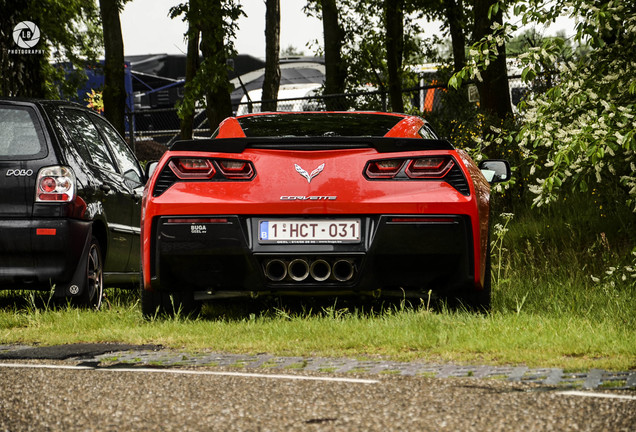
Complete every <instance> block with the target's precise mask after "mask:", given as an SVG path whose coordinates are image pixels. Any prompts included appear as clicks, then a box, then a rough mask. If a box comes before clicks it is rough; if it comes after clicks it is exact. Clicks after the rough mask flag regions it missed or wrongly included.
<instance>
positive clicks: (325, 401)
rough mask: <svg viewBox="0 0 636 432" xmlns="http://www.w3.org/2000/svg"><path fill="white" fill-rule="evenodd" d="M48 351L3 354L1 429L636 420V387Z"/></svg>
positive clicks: (481, 425) (426, 427)
mask: <svg viewBox="0 0 636 432" xmlns="http://www.w3.org/2000/svg"><path fill="white" fill-rule="evenodd" d="M45 363H46V364H47V365H50V366H51V367H42V361H38V362H35V361H31V362H24V361H22V362H8V361H4V362H2V363H0V431H11V432H15V431H123V430H127V431H134V430H140V431H173V430H179V431H295V430H298V431H312V430H319V431H332V430H334V431H340V430H342V431H358V430H360V431H398V430H399V431H444V430H448V431H489V432H491V431H519V430H527V431H603V432H609V431H611V432H614V431H629V432H632V431H634V430H636V398H635V397H634V393H633V392H631V393H629V395H628V394H626V393H622V395H621V394H618V395H617V394H616V392H614V393H598V394H596V393H589V392H582V393H583V394H584V395H585V396H581V395H578V393H577V394H564V392H560V391H558V390H555V389H554V388H546V387H541V386H537V385H528V384H521V383H512V382H505V381H499V380H493V379H490V380H479V379H467V378H447V379H440V378H426V377H421V376H397V375H384V374H380V375H370V374H365V375H362V376H357V375H355V374H346V376H342V375H341V376H333V375H330V374H324V373H323V374H310V373H307V372H302V373H296V374H293V373H283V374H281V373H276V374H275V373H271V372H267V371H262V370H259V371H258V373H248V372H237V371H236V369H233V370H229V369H223V368H218V367H217V368H202V367H197V368H193V369H188V370H186V369H148V368H137V369H134V368H133V369H130V368H129V369H124V368H102V367H98V368H93V367H86V366H77V365H69V364H68V363H64V362H52V361H47V362H45ZM339 379H340V380H339ZM613 395H615V396H613ZM607 396H612V397H611V398H608V397H607ZM619 397H622V398H619Z"/></svg>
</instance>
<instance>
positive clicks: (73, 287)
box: [0, 99, 145, 308]
mask: <svg viewBox="0 0 636 432" xmlns="http://www.w3.org/2000/svg"><path fill="white" fill-rule="evenodd" d="M144 183H145V174H144V172H143V170H142V169H141V167H140V165H139V162H138V161H137V159H136V157H135V155H134V153H133V152H132V151H131V150H130V148H129V147H128V145H127V144H126V142H125V141H124V140H123V139H122V138H121V136H120V135H119V134H118V133H117V132H116V131H115V129H114V128H113V127H112V126H111V125H110V124H109V123H108V122H107V121H106V120H104V119H103V118H102V117H101V116H99V115H97V114H96V113H94V112H93V111H90V110H88V109H86V108H84V107H82V106H80V105H77V104H73V103H68V102H62V101H46V100H15V99H0V289H38V290H50V289H53V288H54V292H55V296H63V297H68V298H70V299H72V300H73V302H75V303H77V304H80V305H84V306H90V307H94V308H99V307H100V305H101V302H102V297H103V288H104V284H115V285H130V284H136V283H138V280H139V233H140V230H139V223H140V219H141V214H140V209H141V197H142V191H143V186H144Z"/></svg>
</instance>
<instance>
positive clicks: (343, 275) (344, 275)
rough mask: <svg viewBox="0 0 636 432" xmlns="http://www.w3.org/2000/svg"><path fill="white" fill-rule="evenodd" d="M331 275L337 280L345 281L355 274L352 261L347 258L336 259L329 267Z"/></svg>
mask: <svg viewBox="0 0 636 432" xmlns="http://www.w3.org/2000/svg"><path fill="white" fill-rule="evenodd" d="M331 271H332V273H333V277H334V278H335V279H336V280H337V281H338V282H347V281H350V280H351V279H352V278H353V275H354V274H355V268H354V266H353V262H351V261H349V260H338V261H336V262H335V263H334V264H333V267H332V268H331Z"/></svg>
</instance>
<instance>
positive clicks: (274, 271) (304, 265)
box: [265, 258, 355, 282]
mask: <svg viewBox="0 0 636 432" xmlns="http://www.w3.org/2000/svg"><path fill="white" fill-rule="evenodd" d="M354 276H355V265H354V263H353V261H352V260H348V259H338V260H336V261H335V262H334V263H333V264H331V263H329V262H328V261H327V260H325V259H322V258H319V259H316V260H313V261H312V262H311V264H310V262H309V261H308V260H306V259H304V258H296V259H293V260H291V261H289V263H286V262H285V261H284V260H282V259H278V258H276V259H271V260H269V261H267V262H266V263H265V277H267V278H268V279H269V280H271V281H272V282H281V281H283V280H284V279H286V278H288V277H289V278H290V279H292V280H293V281H296V282H302V281H304V280H306V279H307V278H309V277H311V278H312V279H313V280H314V281H316V282H324V281H326V280H328V279H334V280H336V281H338V282H347V281H350V280H351V279H353V277H354Z"/></svg>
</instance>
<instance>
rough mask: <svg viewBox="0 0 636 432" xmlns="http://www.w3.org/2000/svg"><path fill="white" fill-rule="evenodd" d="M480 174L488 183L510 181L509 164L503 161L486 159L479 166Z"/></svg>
mask: <svg viewBox="0 0 636 432" xmlns="http://www.w3.org/2000/svg"><path fill="white" fill-rule="evenodd" d="M479 169H480V170H481V173H482V174H483V175H484V177H486V180H488V183H499V182H504V181H508V180H510V177H511V174H510V163H509V162H508V161H507V160H503V159H488V160H485V161H482V162H481V163H480V164H479Z"/></svg>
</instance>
